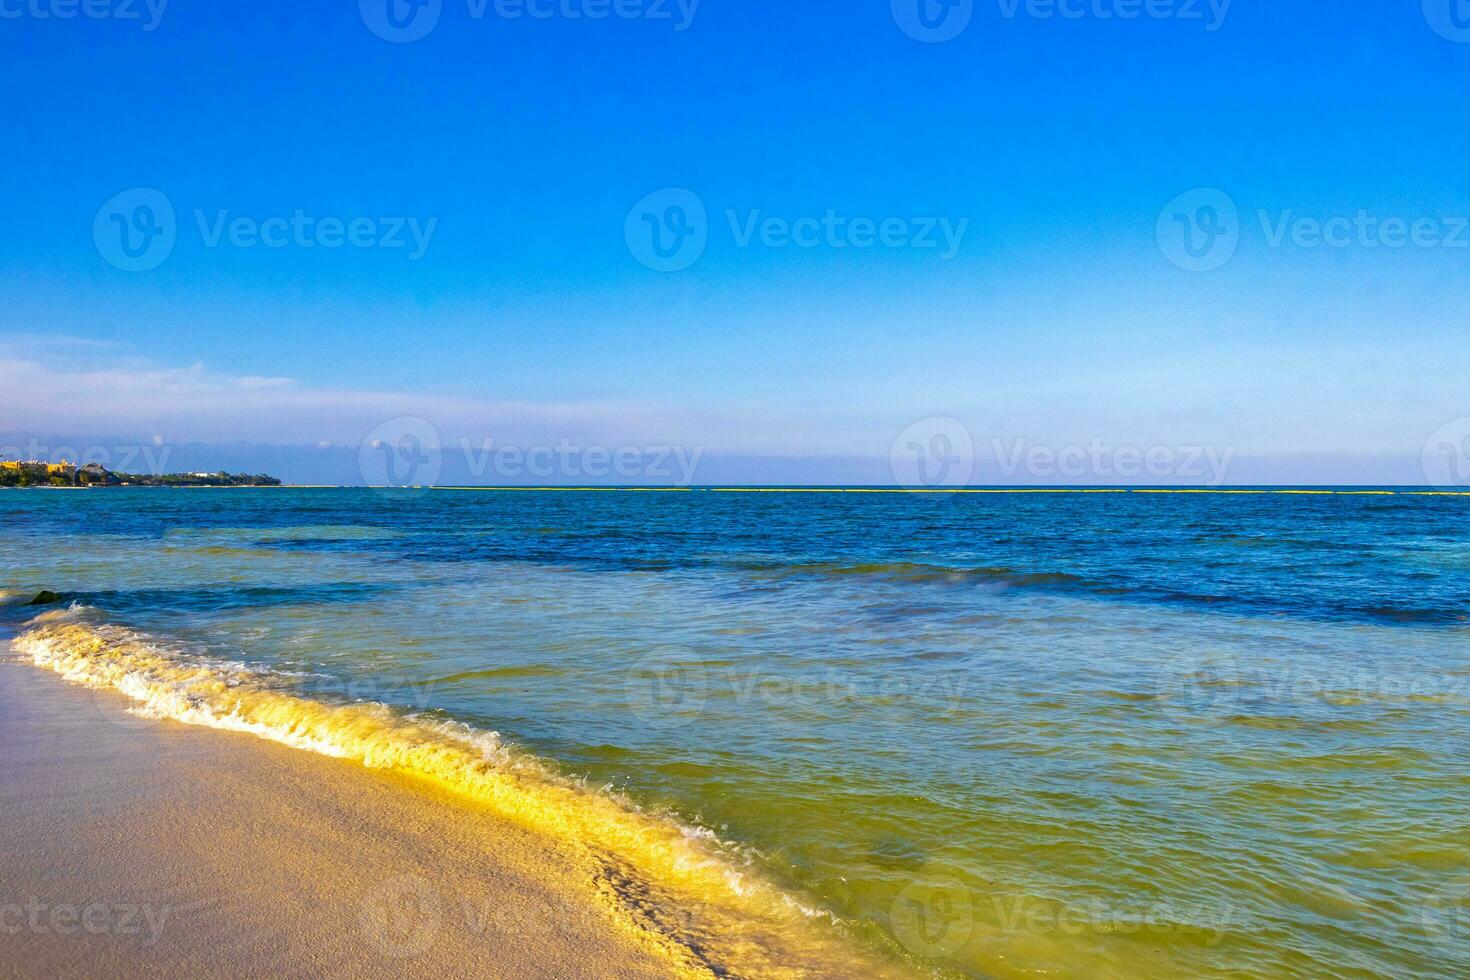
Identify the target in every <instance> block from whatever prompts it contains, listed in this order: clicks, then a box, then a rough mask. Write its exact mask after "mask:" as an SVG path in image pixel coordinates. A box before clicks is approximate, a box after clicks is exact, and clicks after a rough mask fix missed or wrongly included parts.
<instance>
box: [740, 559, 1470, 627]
mask: <svg viewBox="0 0 1470 980" xmlns="http://www.w3.org/2000/svg"><path fill="white" fill-rule="evenodd" d="M730 565H731V566H732V567H734V568H736V569H738V570H740V571H743V572H746V573H750V574H752V575H754V576H755V577H757V578H762V579H777V580H780V579H787V578H793V579H799V578H801V577H803V576H815V577H819V578H823V579H828V580H841V579H855V578H873V579H881V580H885V581H892V582H900V583H914V584H946V583H947V584H953V585H974V586H981V587H990V588H996V589H1034V590H1037V591H1042V592H1050V593H1057V594H1071V595H1081V596H1091V597H1095V598H1099V599H1108V600H1114V601H1120V602H1143V603H1152V604H1159V605H1174V606H1196V607H1206V608H1211V609H1231V610H1236V611H1239V612H1242V613H1246V614H1254V615H1259V614H1262V613H1269V614H1280V613H1286V614H1290V615H1301V616H1306V617H1308V618H1328V619H1348V620H1355V621H1368V622H1376V623H1383V624H1386V625H1404V626H1451V627H1453V626H1463V625H1464V624H1466V623H1470V608H1466V607H1463V606H1411V605H1407V604H1405V605H1393V604H1390V603H1382V602H1380V603H1370V602H1337V603H1333V604H1331V605H1328V606H1324V605H1322V604H1321V603H1318V602H1312V603H1304V602H1296V601H1292V600H1290V599H1287V598H1283V597H1281V596H1279V595H1274V594H1273V595H1249V594H1238V593H1227V594H1211V593H1205V592H1188V591H1183V590H1180V589H1175V588H1169V587H1167V586H1164V585H1160V584H1155V583H1150V582H1142V581H1125V580H1123V579H1121V578H1118V577H1112V576H1106V575H1097V576H1088V575H1082V574H1077V573H1075V572H1065V571H1058V570H1054V569H1040V570H1029V571H1028V570H1025V569H1019V568H1011V567H1008V566H1003V565H997V566H974V567H970V566H960V565H939V564H930V563H925V562H906V561H896V562H860V563H843V562H835V561H834V562H781V561H749V560H735V561H733V562H730Z"/></svg>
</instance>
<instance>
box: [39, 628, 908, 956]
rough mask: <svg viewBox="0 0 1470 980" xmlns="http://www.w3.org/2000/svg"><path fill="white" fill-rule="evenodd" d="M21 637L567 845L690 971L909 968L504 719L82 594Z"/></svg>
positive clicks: (45, 656)
mask: <svg viewBox="0 0 1470 980" xmlns="http://www.w3.org/2000/svg"><path fill="white" fill-rule="evenodd" d="M13 647H14V649H15V651H16V652H17V653H19V654H20V655H21V656H23V657H24V658H26V659H28V660H29V661H30V662H31V663H33V664H34V665H36V666H38V667H42V668H46V669H49V670H51V671H54V672H55V673H57V674H59V675H61V676H62V677H63V678H64V679H65V680H67V681H69V682H71V683H74V684H79V685H84V686H86V687H89V688H94V689H103V690H111V691H116V692H118V693H120V694H122V695H124V696H125V697H127V698H129V699H130V700H132V701H133V702H134V705H133V707H132V709H131V711H132V713H134V714H136V715H141V716H145V717H150V718H157V719H172V720H174V721H179V722H183V723H185V724H190V725H201V726H206V727H210V728H215V729H220V730H224V731H232V732H239V733H245V734H250V735H253V736H256V737H258V738H262V739H268V740H270V741H273V742H277V743H280V744H283V745H287V746H290V747H292V748H295V749H301V750H305V751H309V752H315V753H318V754H321V755H325V756H330V757H333V758H337V759H342V760H346V761H350V762H354V763H358V764H361V765H363V766H365V767H368V768H372V769H384V770H392V771H395V772H399V773H403V774H405V775H408V776H412V777H415V778H418V779H421V780H424V781H427V782H430V783H433V784H435V785H438V786H440V787H442V788H445V789H448V790H450V791H452V792H454V793H456V794H458V795H460V796H462V797H464V798H467V799H468V800H471V801H473V802H474V803H476V804H479V805H482V806H485V807H486V808H488V809H489V810H490V811H491V812H493V813H495V814H496V815H498V816H500V817H502V818H504V819H508V820H511V821H513V822H515V823H518V824H520V825H522V826H525V827H528V828H530V829H532V830H534V831H538V832H540V833H543V834H545V835H547V836H549V837H551V838H554V839H556V840H558V841H561V842H563V843H564V844H567V845H570V846H571V849H572V851H573V852H574V853H576V854H577V855H578V856H579V859H580V862H581V867H582V870H583V871H584V872H585V874H586V877H587V880H588V883H589V885H590V886H591V887H592V892H593V894H595V895H596V896H597V897H598V898H599V899H600V900H601V902H602V903H603V904H604V906H605V907H606V909H607V910H608V912H609V913H610V914H611V915H612V917H613V920H614V921H615V922H616V923H618V924H619V925H620V926H622V927H623V928H625V929H627V930H628V931H629V932H631V933H632V934H633V935H634V936H635V938H636V939H637V940H638V941H640V942H641V943H643V944H645V945H647V946H649V947H650V948H653V949H654V950H656V951H657V952H659V953H661V954H663V955H665V956H666V957H667V958H668V959H669V960H670V961H671V963H672V965H673V966H674V968H675V970H676V972H678V973H680V974H682V975H687V976H699V977H714V976H736V975H738V976H771V977H788V976H789V977H795V976H809V975H812V974H814V973H815V974H819V975H820V974H827V973H829V972H830V973H832V974H834V975H841V974H842V973H845V972H851V971H852V970H853V969H856V972H859V973H862V974H864V975H901V974H903V973H904V972H906V971H902V970H901V969H900V968H899V967H898V965H897V964H896V963H890V962H889V960H888V958H887V957H886V956H883V955H881V954H879V953H876V952H872V953H870V952H869V951H868V950H866V949H860V948H858V947H857V946H856V945H855V944H854V942H853V941H852V940H850V939H849V938H848V937H847V936H846V935H845V932H844V930H843V929H841V928H836V929H834V928H832V927H831V925H830V922H829V921H828V920H831V921H836V920H835V918H834V917H833V916H831V915H830V913H827V912H824V911H822V910H819V909H815V908H812V907H811V903H810V902H807V901H805V900H803V899H802V898H800V897H799V896H797V895H796V894H795V893H792V892H790V891H789V890H787V889H785V888H783V887H782V886H780V885H778V884H777V883H775V882H774V881H773V880H771V879H769V878H768V877H767V876H766V875H765V874H763V873H762V872H761V870H760V869H758V868H756V867H753V866H751V865H749V864H748V863H746V862H745V861H742V860H741V859H740V858H739V852H737V850H736V849H735V848H733V847H729V846H726V845H724V844H723V843H722V842H720V841H719V840H718V838H717V837H716V836H715V835H714V834H713V833H712V832H710V831H708V830H706V829H704V828H699V827H691V826H689V825H687V824H684V823H681V822H679V821H676V820H673V819H671V818H668V817H665V816H662V815H658V814H653V813H649V812H647V811H645V810H643V809H641V808H639V807H638V806H637V805H636V804H634V803H633V802H632V801H630V800H628V799H626V798H625V797H623V796H621V795H619V794H617V793H614V792H612V791H610V790H607V789H592V788H589V787H587V786H585V785H584V784H582V783H581V782H579V781H577V780H575V779H571V778H568V777H566V776H564V775H562V774H560V773H559V772H557V771H556V770H555V769H554V768H553V767H552V766H551V765H549V764H547V763H545V762H544V761H542V760H540V759H538V758H536V757H535V756H533V755H531V754H530V753H527V752H524V751H522V750H520V749H518V748H515V747H512V746H510V745H507V744H506V743H505V742H504V741H503V740H502V739H501V738H500V736H499V735H498V734H496V733H495V732H491V731H483V730H479V729H475V728H473V727H471V726H469V725H466V724H463V723H460V722H456V721H451V720H448V719H445V718H440V717H433V716H429V715H422V714H410V713H405V712H401V711H398V710H396V709H392V708H389V707H387V706H385V705H382V704H377V703H370V702H356V703H351V704H346V703H343V704H334V703H330V702H328V701H324V700H319V699H315V698H310V697H305V696H303V695H301V694H300V693H297V691H296V690H295V688H294V685H293V684H292V682H291V680H290V678H288V677H286V676H285V675H281V674H278V673H275V672H271V671H266V670H261V669H258V668H253V667H249V666H247V665H244V664H240V663H231V662H224V661H218V660H210V659H206V658H203V657H199V656H194V655H191V654H189V653H188V652H185V651H183V650H179V649H175V648H171V647H170V646H168V645H167V644H164V643H161V642H159V641H158V640H156V639H155V638H153V637H150V636H146V635H144V634H142V633H139V632H136V631H134V630H131V629H127V628H125V627H121V626H117V625H113V624H109V623H107V622H105V621H99V615H98V613H97V611H96V610H94V609H89V608H84V607H75V606H74V607H72V608H68V609H55V610H51V611H49V612H46V613H43V614H42V615H41V616H38V617H36V618H35V619H33V620H32V621H31V622H30V624H29V625H28V628H27V629H26V631H25V632H23V633H22V634H21V635H20V636H18V637H17V638H16V639H15V641H14V643H13Z"/></svg>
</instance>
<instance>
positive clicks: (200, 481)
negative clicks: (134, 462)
mask: <svg viewBox="0 0 1470 980" xmlns="http://www.w3.org/2000/svg"><path fill="white" fill-rule="evenodd" d="M280 485H281V481H280V480H278V479H276V478H275V477H273V476H266V475H265V474H263V473H226V472H224V471H220V472H218V473H160V474H150V473H114V472H112V471H111V470H108V469H105V468H104V467H102V466H100V465H98V464H97V463H88V464H87V465H86V466H83V467H80V468H77V467H73V466H69V465H67V464H64V463H62V464H57V463H42V462H34V461H30V462H14V461H10V460H0V487H278V486H280Z"/></svg>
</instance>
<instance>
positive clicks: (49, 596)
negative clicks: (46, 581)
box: [27, 590, 65, 606]
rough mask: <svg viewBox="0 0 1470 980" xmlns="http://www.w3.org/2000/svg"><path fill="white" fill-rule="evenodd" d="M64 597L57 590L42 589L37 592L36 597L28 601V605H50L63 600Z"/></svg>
mask: <svg viewBox="0 0 1470 980" xmlns="http://www.w3.org/2000/svg"><path fill="white" fill-rule="evenodd" d="M64 598H65V597H64V596H62V595H61V594H60V593H57V592H47V591H45V590H42V591H40V592H37V593H36V597H35V598H34V599H32V600H31V601H30V602H28V603H27V605H30V606H49V605H52V604H53V603H57V602H61V601H62V600H63V599H64Z"/></svg>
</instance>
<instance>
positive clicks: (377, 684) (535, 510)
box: [0, 489, 1470, 977]
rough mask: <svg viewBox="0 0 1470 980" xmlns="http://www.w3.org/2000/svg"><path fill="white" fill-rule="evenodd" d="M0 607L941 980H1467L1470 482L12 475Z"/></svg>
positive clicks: (0, 552)
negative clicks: (307, 719) (508, 484)
mask: <svg viewBox="0 0 1470 980" xmlns="http://www.w3.org/2000/svg"><path fill="white" fill-rule="evenodd" d="M0 589H3V590H10V593H11V595H12V597H16V596H21V597H23V596H28V595H29V594H30V593H32V592H34V591H36V590H39V589H49V590H53V591H56V592H60V593H63V594H64V596H65V598H66V600H67V601H68V602H75V603H79V604H81V605H84V606H86V607H90V610H91V612H89V615H92V616H95V617H98V618H99V619H102V620H104V621H106V622H109V623H116V624H119V625H123V626H127V627H130V628H132V629H135V630H137V631H140V632H141V633H143V634H146V635H147V636H149V637H152V638H154V639H155V640H156V641H157V642H158V643H160V644H165V645H167V646H168V647H169V648H170V649H172V650H176V651H179V653H180V655H181V656H185V657H193V656H198V657H208V658H214V659H223V660H229V661H240V662H245V663H248V664H252V665H257V666H260V667H265V668H269V669H271V670H272V671H275V672H279V674H280V675H281V676H282V677H283V678H285V679H286V680H285V681H284V682H285V683H289V684H291V685H292V686H293V687H294V688H296V689H299V690H300V691H301V692H303V693H305V694H308V695H310V696H312V697H314V698H318V699H321V700H324V701H328V702H336V701H352V700H357V699H365V700H371V701H379V702H383V703H386V704H390V705H393V706H395V707H398V708H401V709H403V710H405V711H419V712H430V713H434V714H438V715H442V716H444V717H447V718H452V719H455V720H459V721H463V722H466V723H468V724H470V725H472V726H474V727H476V728H480V729H485V730H493V731H497V732H499V733H500V734H501V735H502V736H503V737H504V738H505V739H506V740H508V741H510V742H512V743H515V744H517V745H519V746H522V747H524V748H525V749H527V750H529V751H531V752H533V753H535V754H537V755H539V756H540V757H542V758H543V759H546V760H549V761H550V762H551V763H553V764H554V765H556V766H557V767H559V768H560V769H561V770H562V771H564V772H566V773H569V774H575V775H582V776H586V777H587V783H588V785H589V787H592V788H594V789H595V788H597V787H602V786H608V787H612V788H614V789H616V790H618V791H620V792H622V793H624V794H626V795H627V796H628V797H630V798H631V799H633V800H635V801H637V802H638V803H639V804H640V805H642V806H643V807H644V808H646V809H648V810H650V811H655V812H659V813H665V814H668V815H669V816H670V818H673V819H677V820H679V821H681V822H683V823H686V824H689V825H692V826H697V827H703V828H708V829H709V830H711V831H712V832H713V833H714V834H715V835H717V836H718V838H719V839H720V840H721V841H723V842H725V844H724V845H723V846H725V847H727V848H729V850H730V851H731V853H732V855H734V856H737V857H738V858H739V859H740V860H743V861H748V862H750V863H751V864H752V865H755V866H758V867H759V868H760V869H762V870H763V871H764V872H766V873H768V874H770V875H772V876H773V877H775V878H776V879H777V880H779V881H780V882H782V883H783V884H785V885H787V886H788V887H789V888H790V889H791V890H792V891H793V892H795V893H797V894H799V895H801V896H803V897H804V899H806V900H808V901H809V903H810V904H811V905H813V906H816V907H821V908H823V909H825V910H828V911H830V912H831V913H832V914H833V915H834V916H836V917H837V918H839V919H841V920H842V921H843V922H845V923H847V924H848V927H849V928H850V929H851V930H852V931H853V932H855V933H857V934H858V937H859V938H860V939H861V940H862V941H864V942H870V943H872V944H875V945H880V946H884V947H887V948H890V949H892V950H893V951H894V952H895V953H896V954H898V955H901V956H903V957H904V958H906V959H907V960H909V961H910V962H911V963H912V964H914V965H915V966H917V967H919V968H920V969H922V970H933V971H938V972H948V973H954V974H959V975H972V976H1013V975H1031V974H1035V975H1051V976H1066V977H1070V976H1089V977H1095V976H1099V975H1104V976H1139V975H1162V976H1200V975H1208V976H1225V975H1231V976H1260V977H1268V976H1270V977H1277V976H1283V975H1312V976H1341V977H1369V976H1395V977H1405V976H1426V977H1428V976H1451V975H1466V974H1467V973H1470V805H1467V802H1466V801H1467V792H1470V498H1466V497H1446V496H1419V495H1414V496H1408V495H1394V496H1376V495H1362V496H1357V495H1353V496H1346V495H1332V496H1319V495H1312V496H1296V495H1280V494H1270V495H1214V494H1211V495H1175V494H1170V495H1151V494H1137V493H1132V494H1034V495H1033V494H1003V495H984V494H976V495H969V494H954V495H946V494H933V495H930V494H872V495H869V494H786V493H772V494H725V493H714V492H703V491H695V492H690V493H590V492H589V493H577V492H570V493H521V492H472V491H407V490H405V491H372V490H231V491H189V490H174V491H167V490H148V489H109V490H98V491H85V492H49V491H14V492H4V493H0ZM5 612H6V614H7V617H8V618H9V619H10V620H11V622H12V624H14V623H18V622H19V621H20V620H21V619H22V618H23V615H24V611H23V610H22V609H21V608H20V607H17V606H14V605H12V606H9V607H7V608H6V610H5Z"/></svg>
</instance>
